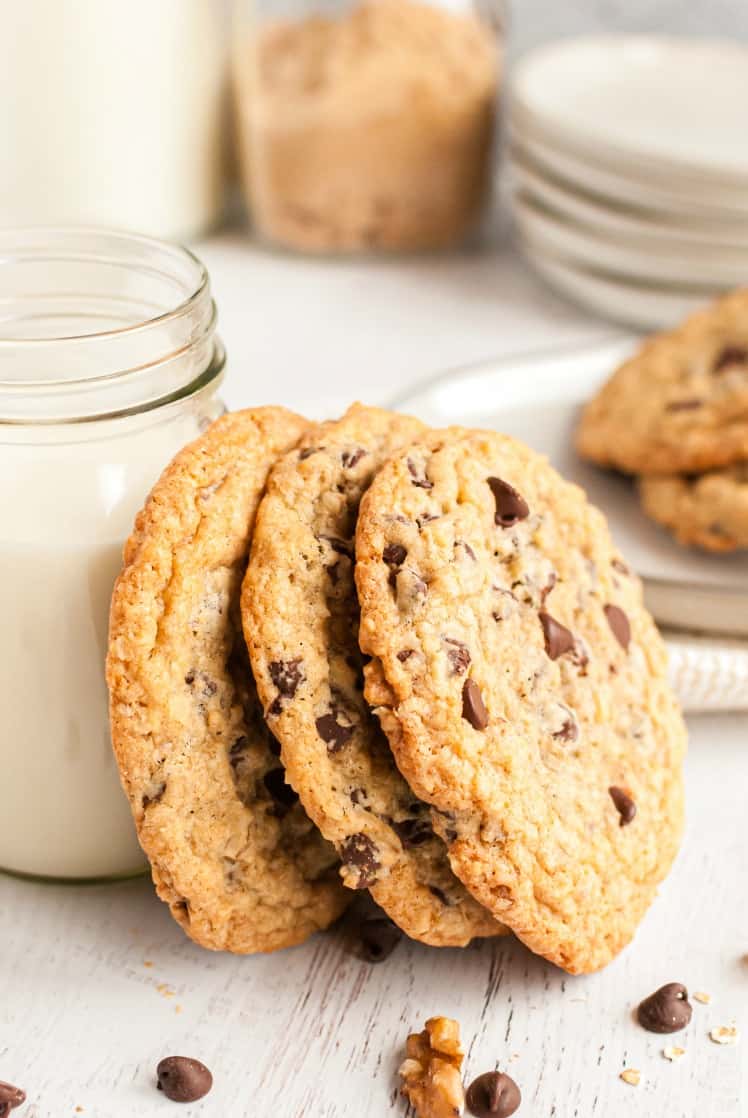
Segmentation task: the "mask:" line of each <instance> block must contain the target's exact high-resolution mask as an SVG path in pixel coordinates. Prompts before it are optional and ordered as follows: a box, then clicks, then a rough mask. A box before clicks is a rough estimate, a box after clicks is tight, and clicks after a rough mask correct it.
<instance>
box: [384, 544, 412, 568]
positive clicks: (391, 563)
mask: <svg viewBox="0 0 748 1118" xmlns="http://www.w3.org/2000/svg"><path fill="white" fill-rule="evenodd" d="M407 554H408V552H407V551H406V549H405V548H404V547H403V545H402V544H399V543H388V544H387V546H386V547H385V549H384V551H383V552H382V559H383V560H384V562H385V563H386V564H387V566H388V567H401V566H402V565H403V563H404V562H405V559H406V557H407Z"/></svg>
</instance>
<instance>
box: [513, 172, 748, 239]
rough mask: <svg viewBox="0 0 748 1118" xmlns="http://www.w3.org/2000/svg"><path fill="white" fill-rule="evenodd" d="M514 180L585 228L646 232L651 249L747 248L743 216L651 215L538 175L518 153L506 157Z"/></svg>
mask: <svg viewBox="0 0 748 1118" xmlns="http://www.w3.org/2000/svg"><path fill="white" fill-rule="evenodd" d="M510 172H511V176H512V178H513V180H514V183H515V184H516V185H517V186H518V187H520V188H521V189H522V190H524V191H525V192H526V193H528V194H530V195H531V196H532V197H533V198H536V199H537V200H538V201H539V202H542V204H543V205H544V206H545V207H546V208H547V209H549V210H551V211H553V212H555V213H556V214H558V215H559V216H561V217H565V218H567V219H568V220H569V221H574V222H577V223H578V224H579V225H582V226H585V227H586V228H588V229H595V230H597V231H598V232H604V233H609V234H610V235H611V236H617V237H621V238H625V239H627V240H628V239H630V238H646V240H647V243H648V244H649V245H651V246H652V248H653V249H655V250H659V249H670V248H678V249H682V250H683V251H690V250H691V249H693V248H694V247H696V246H699V247H704V248H706V249H709V250H710V251H712V252H720V251H721V250H722V249H725V248H726V249H736V248H739V249H742V250H744V251H745V252H746V254H748V220H746V221H745V223H743V224H742V225H741V224H740V223H738V222H727V223H725V222H717V221H708V220H705V219H702V220H701V221H699V220H697V219H696V218H688V219H686V218H679V217H678V216H674V215H672V214H658V215H656V216H652V215H650V214H648V213H646V212H644V211H641V210H636V209H631V208H626V207H621V206H616V205H615V204H613V203H611V202H607V201H606V200H605V199H604V198H600V197H596V196H595V195H592V194H589V193H587V192H585V191H583V190H581V189H579V187H578V186H577V185H576V184H574V183H567V182H563V181H561V180H560V179H553V178H550V177H549V176H548V175H544V174H543V172H542V171H541V170H540V168H539V167H533V166H532V164H531V163H529V162H521V161H520V160H519V159H513V160H511V161H510Z"/></svg>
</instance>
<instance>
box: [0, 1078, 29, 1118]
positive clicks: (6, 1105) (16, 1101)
mask: <svg viewBox="0 0 748 1118" xmlns="http://www.w3.org/2000/svg"><path fill="white" fill-rule="evenodd" d="M25 1102H26V1092H25V1091H22V1090H21V1088H20V1087H14V1086H13V1084H12V1083H4V1082H3V1081H2V1080H0V1118H5V1115H6V1114H10V1112H11V1110H15V1108H16V1107H17V1106H23V1104H24V1103H25Z"/></svg>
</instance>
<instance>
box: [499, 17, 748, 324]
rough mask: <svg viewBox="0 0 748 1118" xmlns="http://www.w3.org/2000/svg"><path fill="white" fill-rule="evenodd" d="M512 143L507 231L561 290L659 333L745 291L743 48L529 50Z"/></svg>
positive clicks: (652, 41) (581, 42) (515, 101)
mask: <svg viewBox="0 0 748 1118" xmlns="http://www.w3.org/2000/svg"><path fill="white" fill-rule="evenodd" d="M509 136H510V143H509V150H510V162H511V168H512V173H513V181H514V185H515V194H514V199H515V210H514V212H515V218H516V225H517V229H518V235H519V237H520V240H521V243H522V245H523V247H524V250H525V252H526V254H527V256H528V257H529V258H530V260H531V261H532V263H533V264H534V265H535V267H536V268H537V270H538V271H539V272H540V273H541V274H542V275H543V276H544V277H545V278H546V279H547V281H548V282H549V283H550V284H552V285H553V286H554V287H555V288H557V289H558V290H560V291H562V292H563V293H564V294H566V295H568V296H571V297H572V298H573V299H575V300H576V301H577V302H579V303H582V304H584V305H586V306H588V307H590V308H592V309H593V310H595V311H597V312H599V313H601V314H603V315H605V316H606V317H609V318H612V319H615V320H617V321H619V322H624V323H626V324H627V325H633V326H636V327H645V328H656V327H660V326H667V325H670V324H672V323H674V322H676V321H678V320H679V319H680V318H682V317H683V316H684V315H685V314H686V313H688V312H689V311H690V310H692V309H693V308H694V307H696V306H698V305H701V304H703V303H704V302H706V301H708V300H709V299H710V298H712V297H713V296H714V295H715V294H718V293H719V292H721V291H725V290H728V289H729V288H731V287H736V286H739V285H741V284H748V46H741V45H739V44H737V43H730V42H718V41H705V40H701V41H698V40H688V39H664V38H656V37H650V36H596V37H585V38H581V39H565V40H560V41H558V42H555V43H552V44H549V45H546V46H543V47H540V48H538V49H536V50H534V51H532V52H530V53H529V54H527V55H525V56H524V57H523V58H522V59H521V60H520V61H519V63H518V64H517V66H516V67H515V70H514V73H513V76H512V80H511V86H510V120H509Z"/></svg>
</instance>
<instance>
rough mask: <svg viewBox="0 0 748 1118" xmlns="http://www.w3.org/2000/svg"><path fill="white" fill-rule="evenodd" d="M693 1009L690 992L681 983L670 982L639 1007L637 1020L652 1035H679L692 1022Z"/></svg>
mask: <svg viewBox="0 0 748 1118" xmlns="http://www.w3.org/2000/svg"><path fill="white" fill-rule="evenodd" d="M692 1012H693V1009H692V1007H691V1003H690V1002H689V1000H688V990H687V989H686V987H685V986H683V985H682V983H680V982H668V983H667V985H665V986H660V988H659V990H655V992H654V994H650V995H649V997H648V998H645V999H644V1001H643V1002H642V1003H641V1004H640V1005H639V1008H638V1009H637V1011H636V1016H637V1020H638V1021H639V1024H640V1025H641V1026H642V1028H644V1029H646V1030H647V1032H650V1033H677V1032H678V1031H679V1030H680V1029H685V1027H686V1025H687V1024H688V1022H689V1021H690V1020H691V1014H692Z"/></svg>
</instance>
